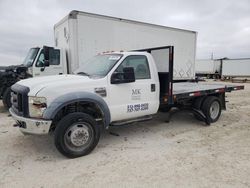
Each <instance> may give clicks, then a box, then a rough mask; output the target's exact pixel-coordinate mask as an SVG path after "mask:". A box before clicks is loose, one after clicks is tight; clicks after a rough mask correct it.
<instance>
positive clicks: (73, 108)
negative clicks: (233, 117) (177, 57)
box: [10, 46, 244, 158]
mask: <svg viewBox="0 0 250 188" xmlns="http://www.w3.org/2000/svg"><path fill="white" fill-rule="evenodd" d="M45 57H46V58H48V59H49V54H47V55H45ZM173 67H174V47H173V46H165V47H157V48H148V49H142V50H137V51H130V52H111V53H104V54H99V55H97V56H94V57H93V58H92V59H90V60H89V61H87V62H86V63H85V64H84V65H83V66H82V67H80V68H79V69H78V70H76V72H75V75H56V76H47V77H39V78H32V79H26V80H22V81H19V82H17V83H16V84H14V85H13V86H12V87H11V89H12V93H11V95H12V107H11V108H10V113H11V115H12V117H13V118H14V119H15V120H16V126H18V127H19V128H20V130H21V131H22V132H23V133H24V134H48V133H49V132H54V141H55V146H56V147H57V149H58V150H59V151H60V152H61V153H62V154H63V155H65V156H67V157H70V158H74V157H79V156H83V155H86V154H88V153H90V152H91V151H92V150H93V149H94V148H95V146H96V145H97V143H98V141H99V137H100V133H101V129H102V128H104V129H108V128H109V127H110V126H116V125H123V124H128V123H132V122H138V121H145V120H149V119H151V118H152V117H153V115H154V114H156V113H157V112H158V110H159V109H162V110H169V109H170V108H172V107H176V108H178V109H185V110H189V111H191V112H193V113H194V115H195V117H196V118H197V119H199V120H202V121H204V122H205V123H206V124H207V125H210V123H213V122H216V121H217V120H218V119H219V117H220V115H221V110H223V109H226V103H225V93H226V92H231V91H234V90H240V89H244V87H243V86H228V85H224V84H207V83H196V82H180V81H179V80H174V79H173Z"/></svg>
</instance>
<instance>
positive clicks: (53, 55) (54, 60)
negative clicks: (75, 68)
mask: <svg viewBox="0 0 250 188" xmlns="http://www.w3.org/2000/svg"><path fill="white" fill-rule="evenodd" d="M49 56H50V57H49V58H50V59H49V64H50V65H59V64H60V50H52V51H51V52H50V54H49ZM36 66H37V67H44V53H43V50H42V51H41V53H40V55H39V58H38V61H37V62H36Z"/></svg>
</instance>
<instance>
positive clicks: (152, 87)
mask: <svg viewBox="0 0 250 188" xmlns="http://www.w3.org/2000/svg"><path fill="white" fill-rule="evenodd" d="M151 92H155V84H151Z"/></svg>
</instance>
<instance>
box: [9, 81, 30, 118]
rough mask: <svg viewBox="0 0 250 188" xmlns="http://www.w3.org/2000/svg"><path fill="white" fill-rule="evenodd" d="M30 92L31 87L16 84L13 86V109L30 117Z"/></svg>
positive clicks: (21, 114)
mask: <svg viewBox="0 0 250 188" xmlns="http://www.w3.org/2000/svg"><path fill="white" fill-rule="evenodd" d="M28 92H29V88H28V87H25V86H21V85H19V84H14V85H13V86H11V103H12V109H13V110H14V111H15V113H16V114H18V115H20V116H23V117H28V114H29V112H28Z"/></svg>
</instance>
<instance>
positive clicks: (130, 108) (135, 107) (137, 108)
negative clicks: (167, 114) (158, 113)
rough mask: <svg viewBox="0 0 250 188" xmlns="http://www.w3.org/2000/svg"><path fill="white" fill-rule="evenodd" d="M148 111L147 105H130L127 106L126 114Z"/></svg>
mask: <svg viewBox="0 0 250 188" xmlns="http://www.w3.org/2000/svg"><path fill="white" fill-rule="evenodd" d="M144 110H148V103H143V104H132V105H128V106H127V112H138V111H144Z"/></svg>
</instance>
